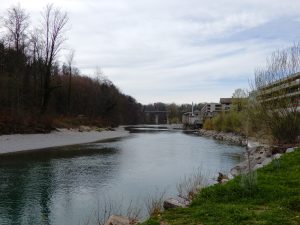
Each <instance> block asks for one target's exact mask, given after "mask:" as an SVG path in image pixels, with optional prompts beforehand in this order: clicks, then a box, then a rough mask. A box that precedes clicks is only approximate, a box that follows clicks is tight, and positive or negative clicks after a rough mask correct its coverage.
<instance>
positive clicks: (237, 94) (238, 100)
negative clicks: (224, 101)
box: [232, 88, 248, 112]
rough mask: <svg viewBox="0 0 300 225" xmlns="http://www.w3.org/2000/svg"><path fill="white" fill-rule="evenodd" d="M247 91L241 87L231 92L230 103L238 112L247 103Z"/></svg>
mask: <svg viewBox="0 0 300 225" xmlns="http://www.w3.org/2000/svg"><path fill="white" fill-rule="evenodd" d="M247 97H248V95H247V92H246V91H245V90H243V89H241V88H238V89H236V90H235V91H234V92H233V94H232V103H233V105H234V107H235V110H236V111H238V112H240V111H241V110H242V109H243V108H245V105H246V104H247Z"/></svg>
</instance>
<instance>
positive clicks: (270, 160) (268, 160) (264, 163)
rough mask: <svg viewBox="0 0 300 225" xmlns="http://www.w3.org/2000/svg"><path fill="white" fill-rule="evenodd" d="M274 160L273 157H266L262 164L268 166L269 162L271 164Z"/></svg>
mask: <svg viewBox="0 0 300 225" xmlns="http://www.w3.org/2000/svg"><path fill="white" fill-rule="evenodd" d="M271 162H272V158H266V159H265V160H264V161H263V162H262V163H261V165H262V166H266V165H268V164H270V163H271Z"/></svg>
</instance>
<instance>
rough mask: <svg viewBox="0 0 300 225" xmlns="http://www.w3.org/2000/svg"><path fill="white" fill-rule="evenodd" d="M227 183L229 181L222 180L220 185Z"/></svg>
mask: <svg viewBox="0 0 300 225" xmlns="http://www.w3.org/2000/svg"><path fill="white" fill-rule="evenodd" d="M228 181H229V179H222V180H221V184H225V183H227V182H228Z"/></svg>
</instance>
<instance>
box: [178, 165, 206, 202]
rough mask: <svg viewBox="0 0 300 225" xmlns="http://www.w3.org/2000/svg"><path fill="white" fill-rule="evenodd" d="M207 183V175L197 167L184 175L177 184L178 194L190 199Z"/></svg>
mask: <svg viewBox="0 0 300 225" xmlns="http://www.w3.org/2000/svg"><path fill="white" fill-rule="evenodd" d="M207 185H208V176H207V174H204V173H203V170H201V168H198V169H197V170H196V171H195V172H194V173H192V174H191V175H188V176H184V177H183V179H181V180H180V182H179V183H178V184H177V186H176V188H177V191H178V196H179V197H181V198H184V199H186V200H192V199H193V198H194V197H195V195H196V194H197V192H199V191H200V190H201V189H202V188H204V187H205V186H207Z"/></svg>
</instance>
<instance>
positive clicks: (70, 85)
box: [0, 5, 143, 133]
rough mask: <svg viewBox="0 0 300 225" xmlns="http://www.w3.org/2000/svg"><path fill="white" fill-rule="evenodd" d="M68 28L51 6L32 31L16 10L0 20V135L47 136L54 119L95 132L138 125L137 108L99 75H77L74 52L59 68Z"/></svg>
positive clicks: (26, 16) (63, 17) (61, 13)
mask: <svg viewBox="0 0 300 225" xmlns="http://www.w3.org/2000/svg"><path fill="white" fill-rule="evenodd" d="M68 22H69V17H68V14H67V13H66V12H64V11H62V10H61V9H60V8H56V7H54V6H53V5H47V6H46V7H45V8H44V9H43V11H42V12H41V16H40V21H39V26H36V27H35V26H33V25H32V24H31V23H30V15H29V14H28V13H27V12H26V10H25V9H23V8H21V6H20V5H16V6H12V7H11V8H9V9H8V10H7V11H6V13H5V15H4V16H3V17H2V18H1V27H0V30H1V31H2V33H0V133H11V132H36V131H43V130H44V131H48V130H49V129H51V128H52V127H53V122H54V121H55V120H54V118H56V120H57V118H61V120H66V119H65V118H69V119H70V118H74V121H75V120H77V119H78V118H80V120H84V121H85V122H86V123H88V122H90V123H97V125H99V126H116V125H119V124H136V123H141V122H142V120H143V113H142V111H143V107H142V105H141V104H139V103H138V102H137V101H136V100H135V99H134V98H132V97H131V96H128V95H125V94H123V93H122V92H121V91H120V90H119V89H118V88H117V87H116V86H115V85H114V84H113V83H112V82H111V81H109V80H108V79H106V78H105V77H104V76H103V75H102V74H99V73H98V74H97V76H96V77H95V78H91V77H88V76H85V75H83V74H81V73H80V71H79V70H78V69H77V68H76V67H74V65H73V64H74V63H73V61H74V50H71V51H70V53H69V55H68V57H67V59H66V62H64V63H60V62H59V55H60V53H61V50H62V47H63V45H64V43H65V41H66V29H67V25H68ZM60 122H61V121H60Z"/></svg>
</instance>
